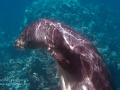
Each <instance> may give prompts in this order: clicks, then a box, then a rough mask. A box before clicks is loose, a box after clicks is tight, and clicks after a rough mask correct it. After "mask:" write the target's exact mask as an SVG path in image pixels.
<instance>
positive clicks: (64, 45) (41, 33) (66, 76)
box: [14, 19, 116, 90]
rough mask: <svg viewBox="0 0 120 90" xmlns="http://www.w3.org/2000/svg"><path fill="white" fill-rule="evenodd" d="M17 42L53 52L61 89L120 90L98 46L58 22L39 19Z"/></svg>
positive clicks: (23, 47) (19, 46)
mask: <svg viewBox="0 0 120 90" xmlns="http://www.w3.org/2000/svg"><path fill="white" fill-rule="evenodd" d="M14 45H15V47H17V48H21V49H37V48H45V49H47V50H48V51H50V52H51V54H52V55H53V57H54V58H55V62H56V66H57V71H58V75H59V80H60V88H61V90H116V88H115V86H114V83H113V81H112V78H111V76H110V73H109V71H108V69H107V67H106V65H105V63H104V61H103V59H102V57H101V55H100V54H99V52H98V50H97V49H96V48H95V47H94V45H93V44H92V43H91V42H90V41H89V40H87V39H86V38H85V37H83V36H82V35H81V34H79V33H77V32H76V31H74V30H73V29H72V28H70V27H69V26H67V25H64V24H62V23H60V22H58V21H55V20H51V19H40V20H37V21H35V22H34V23H32V24H30V25H29V26H28V27H26V28H25V30H24V31H23V32H22V33H21V35H20V37H19V38H18V39H17V40H16V41H15V43H14Z"/></svg>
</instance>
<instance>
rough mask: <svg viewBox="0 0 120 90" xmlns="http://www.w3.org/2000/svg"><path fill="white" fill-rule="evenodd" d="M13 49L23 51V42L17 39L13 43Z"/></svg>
mask: <svg viewBox="0 0 120 90" xmlns="http://www.w3.org/2000/svg"><path fill="white" fill-rule="evenodd" d="M14 47H15V48H21V49H24V42H23V41H21V40H19V39H17V40H16V41H15V43H14Z"/></svg>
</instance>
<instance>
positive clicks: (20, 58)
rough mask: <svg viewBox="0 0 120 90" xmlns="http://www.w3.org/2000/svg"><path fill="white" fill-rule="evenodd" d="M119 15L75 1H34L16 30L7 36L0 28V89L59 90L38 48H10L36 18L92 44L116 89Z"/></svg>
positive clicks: (51, 64) (47, 56)
mask: <svg viewBox="0 0 120 90" xmlns="http://www.w3.org/2000/svg"><path fill="white" fill-rule="evenodd" d="M115 13H117V14H115ZM119 15H120V13H119V12H117V11H113V10H111V9H110V8H109V7H107V6H106V5H104V4H99V5H94V4H86V5H82V4H81V3H80V2H78V1H77V0H68V1H67V0H58V1H56V0H38V1H37V2H34V3H33V4H32V5H31V6H29V7H28V8H27V9H26V10H25V13H24V20H23V24H22V25H21V27H20V30H16V32H12V33H11V32H10V33H11V34H9V35H8V33H9V32H5V29H7V28H2V27H1V28H0V30H1V32H0V36H1V37H0V40H1V41H0V42H1V43H0V55H1V56H0V90H57V88H58V87H59V82H58V81H59V80H58V75H57V71H56V67H55V62H54V59H53V58H52V57H51V55H50V54H49V53H47V52H45V51H44V50H42V49H39V50H34V51H32V50H27V51H23V50H16V49H15V48H14V46H13V43H14V41H15V39H16V38H17V37H18V36H19V34H20V32H21V31H22V29H23V28H24V27H25V26H27V25H28V24H30V23H31V22H33V21H35V20H37V19H40V18H52V19H55V20H58V21H60V22H62V23H64V24H67V25H69V26H71V27H72V28H74V29H75V30H77V31H78V32H79V33H82V34H83V35H84V36H85V37H86V38H88V39H89V40H90V41H91V42H93V44H94V45H95V46H96V47H97V49H98V50H99V52H100V53H101V55H102V56H103V58H104V60H105V63H106V64H107V66H108V68H109V70H110V72H111V75H112V77H113V80H114V82H115V85H116V87H117V89H118V90H120V77H119V76H120V19H119V17H118V16H119ZM13 29H14V28H13ZM16 33H17V34H16Z"/></svg>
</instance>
